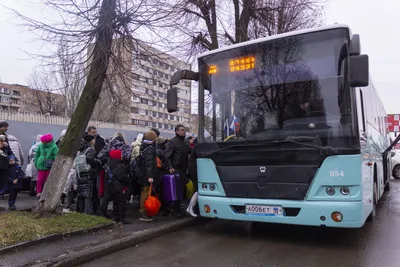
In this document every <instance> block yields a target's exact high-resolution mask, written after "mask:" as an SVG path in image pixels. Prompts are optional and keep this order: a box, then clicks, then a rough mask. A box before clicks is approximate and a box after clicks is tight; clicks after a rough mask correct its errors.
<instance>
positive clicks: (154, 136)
mask: <svg viewBox="0 0 400 267" xmlns="http://www.w3.org/2000/svg"><path fill="white" fill-rule="evenodd" d="M144 139H146V140H149V141H154V140H156V139H157V134H156V133H155V132H154V131H152V130H150V131H148V132H147V133H146V134H145V135H144Z"/></svg>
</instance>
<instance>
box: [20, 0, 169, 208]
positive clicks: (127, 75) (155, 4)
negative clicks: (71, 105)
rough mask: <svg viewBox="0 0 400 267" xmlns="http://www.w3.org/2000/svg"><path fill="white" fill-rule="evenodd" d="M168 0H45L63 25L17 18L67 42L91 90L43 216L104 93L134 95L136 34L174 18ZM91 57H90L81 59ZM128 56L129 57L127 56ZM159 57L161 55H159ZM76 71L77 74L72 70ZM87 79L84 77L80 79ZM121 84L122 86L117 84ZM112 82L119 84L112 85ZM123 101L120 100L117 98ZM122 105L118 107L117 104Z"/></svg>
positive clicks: (47, 192)
mask: <svg viewBox="0 0 400 267" xmlns="http://www.w3.org/2000/svg"><path fill="white" fill-rule="evenodd" d="M166 2H167V0H150V1H146V0H132V1H131V0H52V1H50V0H43V3H44V4H45V5H46V7H47V8H50V9H52V10H54V11H56V12H57V14H59V15H60V20H59V21H58V22H48V21H38V20H34V19H31V18H28V17H26V16H23V15H22V14H20V13H18V12H17V11H15V12H16V14H17V15H18V16H19V17H20V18H22V19H23V20H24V21H25V24H24V26H28V27H29V29H30V30H33V31H36V32H37V33H38V34H39V36H41V39H42V40H43V41H46V42H47V43H48V44H49V45H56V46H57V45H59V44H60V43H63V47H64V48H65V50H63V51H62V52H60V51H57V52H58V55H59V54H60V53H61V54H63V55H65V53H69V52H68V51H73V52H72V53H71V54H70V56H71V57H72V58H73V64H75V65H79V64H81V63H83V64H84V66H85V68H84V74H85V76H86V81H85V86H84V89H83V91H82V93H81V96H80V98H79V101H78V104H77V106H76V108H75V110H74V112H73V113H72V117H71V122H70V124H69V126H68V128H67V132H66V135H65V138H64V140H63V142H62V144H61V147H60V150H59V154H58V156H57V159H56V161H55V162H54V164H53V167H52V170H51V173H50V176H49V178H48V180H47V182H46V185H45V187H44V191H43V193H42V195H41V198H40V200H39V202H38V206H37V212H38V213H45V212H54V211H55V210H56V208H57V206H58V203H59V199H60V196H61V194H62V190H63V187H64V185H65V181H66V178H67V175H68V172H69V170H70V168H71V166H72V163H73V160H74V158H75V155H76V152H77V150H78V147H79V144H80V140H81V138H82V136H83V134H84V132H85V129H86V127H87V125H88V122H89V120H90V118H91V116H92V113H93V110H94V108H95V105H96V103H97V101H98V99H99V97H100V94H101V92H102V90H103V89H105V88H108V89H110V90H109V91H110V94H114V95H116V96H118V94H119V92H121V91H118V92H116V91H114V89H116V88H118V89H121V88H124V89H125V93H121V94H120V95H122V97H121V98H120V100H121V99H122V98H124V99H125V98H126V96H127V95H129V99H130V98H131V96H132V91H131V88H132V84H131V81H132V75H133V72H132V55H134V54H135V53H136V52H135V40H136V39H135V38H134V35H135V34H138V35H139V33H140V30H141V29H142V28H147V29H148V30H153V31H155V30H156V29H155V28H154V27H153V25H154V23H155V22H156V21H160V20H162V19H164V18H165V17H168V16H169V14H170V13H171V12H172V10H170V8H169V7H168V6H167V5H166ZM82 53H83V54H87V56H86V57H81V55H82ZM125 55H128V57H125ZM39 56H40V58H41V59H43V61H44V63H45V64H54V63H55V62H54V61H56V60H58V59H57V58H55V57H54V54H52V55H49V56H43V55H39ZM153 56H158V55H153ZM66 73H68V74H70V73H74V71H69V70H68V71H66ZM79 77H82V76H79ZM116 81H118V85H116V84H115V83H116ZM108 84H111V85H113V86H107V85H108ZM115 101H118V97H115ZM115 104H116V105H117V104H118V103H115Z"/></svg>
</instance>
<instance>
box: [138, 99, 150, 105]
mask: <svg viewBox="0 0 400 267" xmlns="http://www.w3.org/2000/svg"><path fill="white" fill-rule="evenodd" d="M140 102H141V103H143V104H147V103H148V101H147V99H144V98H141V99H140Z"/></svg>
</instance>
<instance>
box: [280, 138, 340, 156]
mask: <svg viewBox="0 0 400 267" xmlns="http://www.w3.org/2000/svg"><path fill="white" fill-rule="evenodd" d="M315 138H317V137H311V136H288V137H286V138H285V139H283V140H276V141H274V142H277V143H282V142H289V143H293V144H298V145H302V146H306V147H312V148H315V149H321V152H324V153H326V154H327V155H335V154H337V153H338V150H337V149H336V148H334V147H331V146H318V145H312V144H307V143H302V142H301V141H312V140H314V139H315Z"/></svg>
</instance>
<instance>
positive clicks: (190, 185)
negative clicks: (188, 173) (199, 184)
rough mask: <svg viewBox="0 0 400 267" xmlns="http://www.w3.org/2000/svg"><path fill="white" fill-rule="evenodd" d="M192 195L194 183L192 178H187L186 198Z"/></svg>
mask: <svg viewBox="0 0 400 267" xmlns="http://www.w3.org/2000/svg"><path fill="white" fill-rule="evenodd" d="M193 195H194V185H193V182H192V180H189V181H188V182H187V183H186V198H187V199H192V196H193Z"/></svg>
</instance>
